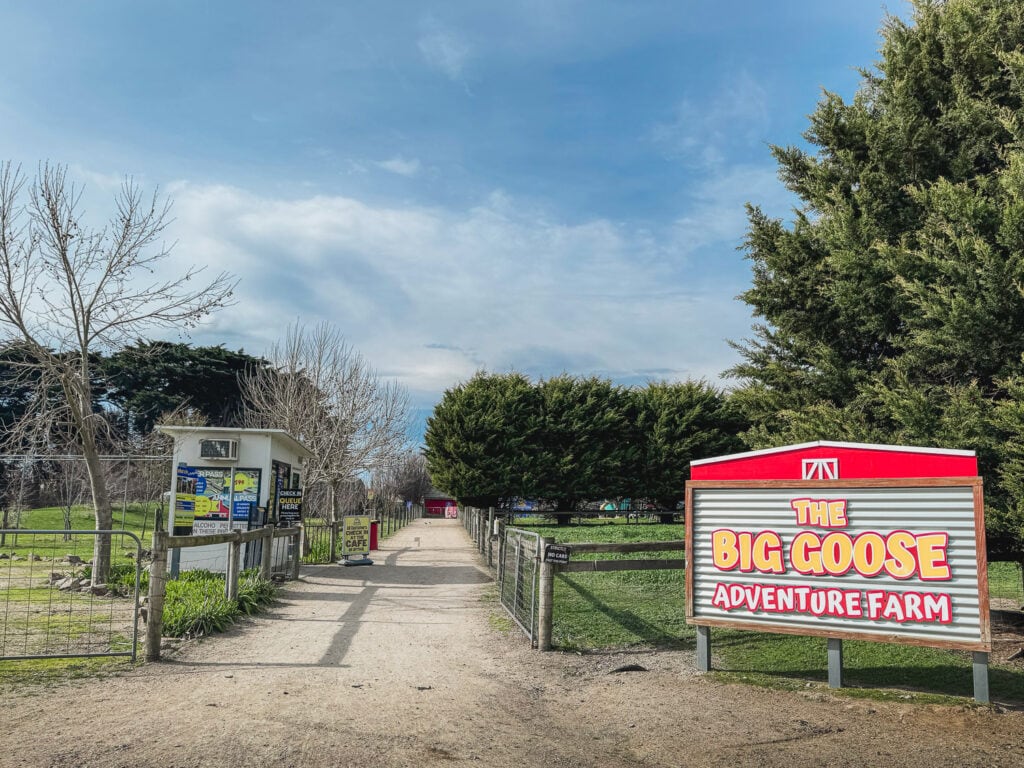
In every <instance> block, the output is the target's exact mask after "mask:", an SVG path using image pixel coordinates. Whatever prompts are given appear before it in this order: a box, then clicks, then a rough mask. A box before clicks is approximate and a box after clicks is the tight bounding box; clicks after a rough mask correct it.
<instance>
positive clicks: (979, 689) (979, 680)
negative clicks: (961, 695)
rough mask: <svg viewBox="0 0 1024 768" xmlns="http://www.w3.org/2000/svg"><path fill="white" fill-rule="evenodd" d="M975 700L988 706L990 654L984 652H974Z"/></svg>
mask: <svg viewBox="0 0 1024 768" xmlns="http://www.w3.org/2000/svg"><path fill="white" fill-rule="evenodd" d="M974 700H975V701H976V702H978V703H979V704H988V703H989V697H988V654H987V653H985V652H984V651H975V652H974Z"/></svg>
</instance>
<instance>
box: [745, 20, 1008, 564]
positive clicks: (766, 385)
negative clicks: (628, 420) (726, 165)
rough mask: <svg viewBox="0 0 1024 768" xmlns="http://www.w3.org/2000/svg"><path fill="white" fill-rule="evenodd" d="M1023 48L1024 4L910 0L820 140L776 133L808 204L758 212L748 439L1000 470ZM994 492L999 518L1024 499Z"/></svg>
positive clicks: (754, 216)
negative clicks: (963, 458) (902, 446)
mask: <svg viewBox="0 0 1024 768" xmlns="http://www.w3.org/2000/svg"><path fill="white" fill-rule="evenodd" d="M1022 48H1024V4H1021V3H1013V2H1005V0H945V1H944V2H943V1H941V0H915V1H914V2H913V18H912V20H911V21H910V22H909V23H906V22H903V21H902V20H900V19H897V18H889V19H888V20H887V21H886V22H885V25H884V28H883V31H882V46H881V60H880V61H879V62H878V64H877V65H876V68H875V69H873V70H871V71H865V72H863V79H862V83H861V86H860V88H859V89H858V91H857V93H856V95H855V96H854V98H853V100H852V101H851V102H849V103H847V102H846V101H844V100H843V99H842V98H840V97H839V96H838V95H836V94H833V93H828V92H826V93H825V95H824V97H823V99H822V101H821V102H820V103H819V104H818V107H817V109H816V110H815V112H814V113H813V114H812V115H811V118H810V123H811V124H810V127H809V129H808V130H807V132H806V133H805V134H804V138H805V139H806V141H807V143H808V144H809V145H810V149H809V150H808V149H803V148H799V147H773V148H772V153H773V155H774V156H775V158H776V160H777V161H778V163H779V172H780V176H781V178H782V179H783V181H784V182H785V184H786V186H787V187H788V188H789V189H790V190H791V191H793V192H794V193H795V194H796V195H797V196H798V197H799V198H800V200H801V205H800V207H799V209H798V210H797V211H796V212H795V218H794V221H793V222H792V223H791V224H790V225H787V224H785V223H784V222H782V221H780V220H777V219H772V218H769V217H767V216H765V215H764V214H763V213H762V212H761V211H760V210H759V209H757V208H756V207H751V208H750V209H749V219H750V227H749V230H748V233H747V238H746V250H747V255H748V257H749V258H750V260H751V262H752V264H753V284H752V286H751V288H750V289H749V290H748V291H746V292H745V293H744V294H743V296H742V298H743V299H744V300H745V301H746V302H747V303H748V304H750V305H751V307H752V308H753V309H754V311H755V313H756V314H757V315H758V316H759V317H760V318H761V319H762V324H761V325H759V326H757V327H756V328H755V336H754V338H753V339H750V340H747V341H745V342H743V343H742V344H739V345H738V347H739V349H740V351H741V353H742V355H743V362H741V363H740V364H739V365H738V366H736V367H735V368H734V369H733V370H732V372H731V373H732V374H733V375H734V376H736V377H738V378H739V379H740V380H741V387H740V388H739V391H738V392H737V393H736V402H737V403H738V404H739V405H740V406H741V407H742V408H743V410H744V412H745V413H746V415H747V416H748V417H749V418H750V419H751V420H752V422H753V424H754V426H753V428H752V429H751V430H750V431H749V432H748V433H747V440H748V442H749V443H750V444H751V445H752V446H753V447H764V446H767V445H771V444H781V443H786V442H793V441H799V440H805V439H810V438H825V437H828V438H833V439H835V438H839V439H865V440H874V441H886V442H889V441H897V440H898V441H899V442H904V443H912V444H932V445H939V446H949V447H958V448H974V449H976V450H977V451H978V454H979V458H980V459H981V464H982V471H983V472H984V473H985V474H988V475H989V476H991V477H1003V473H1001V472H1000V469H999V467H1000V463H1001V462H1002V461H1004V460H1005V459H1006V450H1005V447H1004V446H1001V445H1000V440H999V439H998V429H999V427H998V424H997V423H995V422H993V418H994V416H993V409H994V408H996V406H997V405H998V404H999V403H1000V402H1001V401H1003V400H1005V399H1007V398H1010V397H1015V395H1014V394H1013V390H1012V388H1008V387H1007V386H1006V384H1005V382H1006V380H1009V379H1012V378H1013V377H1016V376H1020V375H1022V374H1024V365H1022V355H1024V297H1022V288H1024V109H1022V107H1024V53H1022ZM1005 422H1006V420H1005V418H1004V420H1003V423H1004V424H1005ZM986 492H987V494H988V496H989V500H990V501H991V502H992V504H991V505H990V517H991V518H992V519H993V520H994V521H996V522H994V523H993V525H994V526H999V525H1002V523H1000V522H998V519H999V518H1000V516H1003V515H1006V514H1008V510H1010V509H1012V508H1014V507H1017V506H1020V505H1021V504H1022V503H1024V497H1021V495H1020V492H1019V489H1016V488H1015V487H1014V486H1013V484H1012V483H1007V482H1002V483H1001V484H1000V485H999V486H997V487H995V488H991V487H990V488H989V489H987V491H986ZM1019 539H1020V541H1021V542H1022V543H1024V532H1021V533H1020V535H1019ZM1021 550H1022V551H1024V546H1021Z"/></svg>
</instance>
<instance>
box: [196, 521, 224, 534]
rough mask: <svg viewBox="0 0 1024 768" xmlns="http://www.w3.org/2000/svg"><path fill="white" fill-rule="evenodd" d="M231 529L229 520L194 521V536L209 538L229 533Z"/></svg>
mask: <svg viewBox="0 0 1024 768" xmlns="http://www.w3.org/2000/svg"><path fill="white" fill-rule="evenodd" d="M230 530H231V529H230V528H229V527H228V521H227V520H193V521H192V535H193V536H209V535H210V534H213V533H227V532H228V531H230Z"/></svg>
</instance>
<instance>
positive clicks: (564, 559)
mask: <svg viewBox="0 0 1024 768" xmlns="http://www.w3.org/2000/svg"><path fill="white" fill-rule="evenodd" d="M544 562H545V563H555V564H556V565H565V564H566V563H568V562H569V548H568V547H566V546H562V545H559V544H548V545H547V546H546V547H544Z"/></svg>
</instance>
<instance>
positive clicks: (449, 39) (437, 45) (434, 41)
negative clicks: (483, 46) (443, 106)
mask: <svg viewBox="0 0 1024 768" xmlns="http://www.w3.org/2000/svg"><path fill="white" fill-rule="evenodd" d="M424 26H425V28H426V30H425V31H424V33H423V34H422V35H421V36H420V38H419V40H418V41H417V45H418V47H419V49H420V53H421V54H422V55H423V59H424V61H426V62H427V64H428V65H429V66H430V67H432V68H433V69H436V70H438V71H439V72H441V73H442V74H444V75H446V76H447V77H448V78H449V79H450V80H454V81H456V82H462V81H463V70H464V69H465V66H466V63H467V62H468V61H469V57H470V55H471V53H472V49H471V48H470V45H469V43H467V42H466V41H465V39H463V37H462V36H461V35H460V34H458V33H457V32H456V31H455V30H452V29H449V28H447V27H444V26H442V25H441V24H440V23H439V22H437V21H436V20H434V19H428V20H427V21H426V22H425V24H424Z"/></svg>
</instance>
